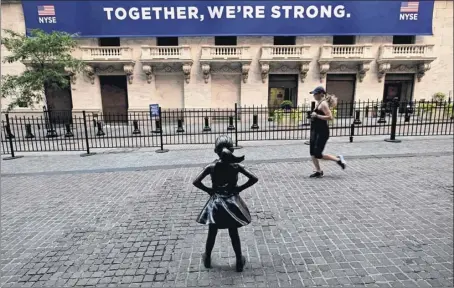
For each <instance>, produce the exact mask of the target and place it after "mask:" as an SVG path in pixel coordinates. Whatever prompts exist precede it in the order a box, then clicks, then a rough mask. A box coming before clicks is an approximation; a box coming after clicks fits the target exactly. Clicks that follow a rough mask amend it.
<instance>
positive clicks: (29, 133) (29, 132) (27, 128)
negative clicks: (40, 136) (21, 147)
mask: <svg viewBox="0 0 454 288" xmlns="http://www.w3.org/2000/svg"><path fill="white" fill-rule="evenodd" d="M25 138H27V139H31V138H35V135H33V133H32V125H31V124H25Z"/></svg>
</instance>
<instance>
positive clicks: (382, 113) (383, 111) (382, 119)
mask: <svg viewBox="0 0 454 288" xmlns="http://www.w3.org/2000/svg"><path fill="white" fill-rule="evenodd" d="M385 118H386V108H385V107H384V106H383V107H381V110H380V118H379V119H378V121H377V123H386V119H385Z"/></svg>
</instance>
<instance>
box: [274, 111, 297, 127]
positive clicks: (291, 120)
mask: <svg viewBox="0 0 454 288" xmlns="http://www.w3.org/2000/svg"><path fill="white" fill-rule="evenodd" d="M295 116H296V115H295V114H293V113H290V112H289V113H283V114H282V117H279V118H278V119H277V121H276V122H277V125H278V126H297V125H298V124H299V123H298V122H299V119H298V117H295Z"/></svg>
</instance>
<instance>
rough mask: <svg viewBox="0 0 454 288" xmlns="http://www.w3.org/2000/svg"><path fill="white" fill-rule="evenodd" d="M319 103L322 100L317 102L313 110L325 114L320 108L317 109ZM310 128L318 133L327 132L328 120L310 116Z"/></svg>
mask: <svg viewBox="0 0 454 288" xmlns="http://www.w3.org/2000/svg"><path fill="white" fill-rule="evenodd" d="M321 103H322V102H320V103H318V105H317V106H316V107H315V109H314V111H313V112H315V113H317V114H318V115H323V116H326V115H325V113H324V112H323V111H322V110H320V109H318V107H319V106H320V104H321ZM311 130H312V131H314V132H316V133H319V134H326V133H329V127H328V121H327V120H323V119H320V118H312V121H311Z"/></svg>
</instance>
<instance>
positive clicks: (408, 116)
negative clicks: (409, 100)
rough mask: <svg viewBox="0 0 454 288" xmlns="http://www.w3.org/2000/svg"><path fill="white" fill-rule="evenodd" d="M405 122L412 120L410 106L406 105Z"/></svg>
mask: <svg viewBox="0 0 454 288" xmlns="http://www.w3.org/2000/svg"><path fill="white" fill-rule="evenodd" d="M404 122H410V107H409V106H408V105H407V107H405V119H404Z"/></svg>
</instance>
